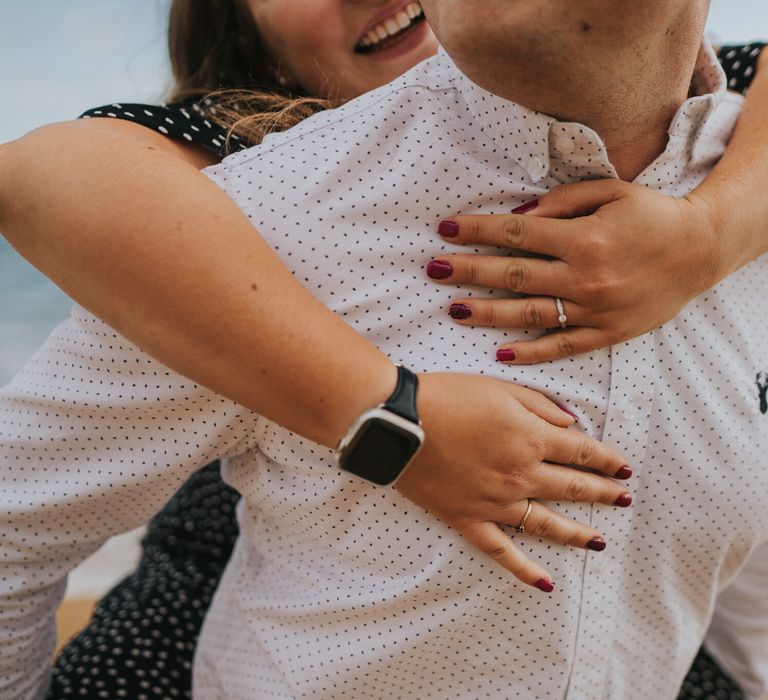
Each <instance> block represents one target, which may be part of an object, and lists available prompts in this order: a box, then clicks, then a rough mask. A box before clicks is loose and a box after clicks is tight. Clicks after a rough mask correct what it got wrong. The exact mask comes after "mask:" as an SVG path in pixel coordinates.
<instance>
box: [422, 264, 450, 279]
mask: <svg viewBox="0 0 768 700" xmlns="http://www.w3.org/2000/svg"><path fill="white" fill-rule="evenodd" d="M452 274H453V265H451V263H449V262H446V261H445V260H432V261H431V262H430V263H429V265H427V275H428V276H429V277H431V278H432V279H433V280H444V279H446V278H447V277H450V276H451V275H452Z"/></svg>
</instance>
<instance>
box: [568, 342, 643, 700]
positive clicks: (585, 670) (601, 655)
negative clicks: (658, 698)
mask: <svg viewBox="0 0 768 700" xmlns="http://www.w3.org/2000/svg"><path fill="white" fill-rule="evenodd" d="M654 335H655V334H653V333H650V334H647V335H645V336H641V337H639V338H635V339H634V340H631V341H629V342H626V343H623V344H622V345H617V346H614V347H612V348H611V388H610V396H609V403H608V410H607V412H606V418H605V428H604V431H603V436H602V440H603V441H604V442H605V443H606V444H608V445H611V446H613V447H616V448H617V449H619V451H620V452H621V454H622V455H623V456H624V457H625V458H626V459H627V461H628V464H629V465H630V466H631V467H632V470H633V474H634V477H633V479H632V480H631V481H630V482H629V484H628V489H629V490H630V492H632V495H633V499H634V501H635V502H637V501H638V499H639V498H640V497H641V494H639V493H637V492H636V491H635V490H634V489H633V488H632V484H633V483H634V484H636V483H638V481H639V479H638V477H639V476H640V475H641V474H642V472H643V469H644V467H645V464H644V462H645V453H646V448H647V445H648V426H649V422H650V415H651V407H652V404H653V398H654V393H655V388H656V387H655V372H654V366H655V362H656V348H655V337H654ZM632 513H633V512H632V509H631V508H629V509H626V508H606V507H605V506H595V507H593V509H592V519H591V525H592V527H594V528H596V529H597V530H599V531H600V532H602V533H603V534H604V535H605V537H606V540H607V542H608V548H607V549H606V550H605V551H604V552H600V553H592V552H589V553H587V555H586V559H585V564H584V579H583V586H582V596H581V609H580V613H579V623H578V627H577V634H576V640H575V650H574V662H573V667H572V673H571V677H570V682H569V684H568V690H567V693H566V698H567V699H568V700H586V699H588V698H594V699H595V700H605V697H606V696H605V691H606V687H605V686H606V680H607V679H606V673H607V672H608V671H609V669H610V665H611V652H612V649H613V646H614V640H615V639H616V635H618V634H620V630H621V627H622V626H621V624H620V619H619V615H620V610H621V605H620V600H619V598H620V595H621V592H622V590H621V584H620V583H619V582H620V581H622V580H626V579H625V578H623V577H621V576H620V575H619V574H620V572H621V569H622V567H624V565H625V561H627V560H628V559H629V558H630V557H631V556H632V552H630V551H628V542H629V537H630V533H631V530H632Z"/></svg>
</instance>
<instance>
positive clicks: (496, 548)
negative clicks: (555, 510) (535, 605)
mask: <svg viewBox="0 0 768 700" xmlns="http://www.w3.org/2000/svg"><path fill="white" fill-rule="evenodd" d="M524 514H525V508H523V513H522V514H521V515H520V518H521V519H522V517H523V515H524ZM529 519H530V516H529ZM456 529H457V530H458V532H459V533H460V534H462V535H463V536H464V538H465V539H466V540H467V541H468V542H469V543H470V544H471V545H473V546H475V547H477V549H479V550H480V551H481V552H483V553H484V554H486V555H487V556H489V557H490V558H491V559H493V560H494V561H495V562H496V563H498V564H500V565H501V566H503V567H504V568H505V569H506V570H507V571H509V572H510V573H512V574H513V575H514V576H516V577H517V578H518V579H520V581H522V582H523V583H526V584H528V585H529V586H534V587H536V588H538V589H539V590H540V591H544V592H545V593H551V592H552V591H553V590H554V584H553V583H552V579H551V578H550V576H549V574H548V573H547V571H546V570H545V569H543V568H542V567H541V566H539V565H538V564H536V563H534V562H533V561H531V560H530V559H529V558H528V557H527V556H525V554H523V553H522V552H521V551H520V550H519V549H518V548H517V547H515V545H514V544H513V543H512V540H511V539H510V537H509V535H507V534H506V533H505V532H504V531H503V530H502V529H501V528H500V527H499V526H498V525H497V524H496V523H492V522H482V523H472V524H470V525H463V526H461V527H458V526H456Z"/></svg>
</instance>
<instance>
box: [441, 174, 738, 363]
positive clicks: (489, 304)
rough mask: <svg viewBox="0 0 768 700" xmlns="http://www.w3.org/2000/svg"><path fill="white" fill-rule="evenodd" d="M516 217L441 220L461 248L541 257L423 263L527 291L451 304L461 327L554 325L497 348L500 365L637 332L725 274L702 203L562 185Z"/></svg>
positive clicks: (640, 191) (627, 189)
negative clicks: (561, 315)
mask: <svg viewBox="0 0 768 700" xmlns="http://www.w3.org/2000/svg"><path fill="white" fill-rule="evenodd" d="M517 211H518V212H520V211H522V212H523V213H522V214H521V213H516V214H515V213H513V214H511V215H508V216H506V215H499V216H457V217H455V218H453V219H451V220H450V221H448V222H443V223H442V224H441V225H440V233H441V235H442V236H443V237H444V238H445V239H446V240H448V241H451V242H455V243H457V244H471V245H475V244H490V245H497V246H502V247H505V248H512V249H517V250H522V251H527V252H528V253H534V254H538V255H541V256H547V257H546V258H541V257H534V258H531V257H517V256H513V257H507V256H484V255H466V254H464V255H462V254H457V255H447V256H443V257H441V258H439V259H438V260H437V261H432V262H431V263H430V264H429V265H428V266H427V273H428V274H429V275H430V277H433V278H435V279H439V281H440V282H442V283H448V284H472V285H477V286H480V287H486V288H495V289H504V290H508V291H510V292H517V293H520V294H524V295H526V296H525V298H522V299H493V300H491V299H487V300H483V299H478V298H476V297H472V298H461V297H460V298H457V299H455V300H454V301H453V303H452V305H451V308H450V309H449V313H450V315H451V316H452V317H453V318H454V319H456V320H457V322H459V323H462V324H464V325H472V326H475V325H476V326H500V327H506V328H528V329H534V328H540V329H542V330H543V329H557V330H556V331H555V332H551V333H547V334H544V335H542V336H541V337H539V338H537V339H535V340H531V341H525V342H516V343H511V344H509V345H504V346H502V347H501V348H499V349H498V350H499V351H498V352H497V358H498V359H499V360H501V361H506V362H511V363H514V364H532V363H536V362H543V361H547V360H554V359H558V358H562V357H567V356H569V355H574V354H577V353H584V352H589V351H591V350H595V349H597V348H601V347H607V346H609V345H614V344H616V343H620V342H623V341H625V340H628V339H630V338H634V337H636V336H639V335H642V334H643V333H647V332H649V331H652V330H654V329H656V328H658V327H659V326H661V325H663V324H664V323H666V322H667V321H669V320H670V319H671V318H673V317H674V316H676V315H677V314H678V313H679V312H680V310H681V309H682V308H683V307H684V306H685V305H686V304H687V303H688V301H690V300H691V299H692V298H693V297H695V296H697V295H698V294H700V293H702V292H703V291H705V290H706V289H709V288H710V287H711V286H713V285H714V284H715V283H716V282H717V281H718V280H719V279H720V278H721V277H722V276H723V275H724V274H725V273H726V272H727V271H729V270H728V269H727V261H725V260H724V257H725V255H724V252H723V250H722V248H721V244H722V237H721V236H720V226H719V220H718V217H717V216H716V215H715V212H713V211H712V207H710V206H708V204H707V202H706V200H704V199H702V198H695V197H693V196H692V197H686V198H680V199H677V198H673V197H668V196H665V195H662V194H659V193H657V192H654V191H652V190H649V189H647V188H645V187H641V186H639V185H631V184H628V183H625V182H621V181H618V180H602V181H592V182H583V183H578V184H574V185H564V186H561V187H558V188H556V189H554V190H552V191H551V192H549V193H548V194H546V195H545V196H544V197H542V198H541V199H540V200H538V202H532V203H530V204H529V205H527V206H525V207H521V208H520V209H518V210H517ZM526 212H527V213H526ZM556 219H557V220H556ZM560 219H564V220H560ZM555 297H560V298H561V299H562V302H563V309H564V312H565V316H566V317H567V326H568V327H567V328H566V329H564V330H562V329H560V323H559V320H558V316H559V314H558V309H557V305H556V302H555Z"/></svg>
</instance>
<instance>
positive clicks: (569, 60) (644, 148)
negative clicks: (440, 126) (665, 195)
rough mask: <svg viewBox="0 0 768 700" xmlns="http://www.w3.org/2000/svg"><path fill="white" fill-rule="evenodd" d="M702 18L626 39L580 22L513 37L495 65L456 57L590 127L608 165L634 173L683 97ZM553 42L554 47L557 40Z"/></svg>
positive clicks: (514, 95) (534, 104)
mask: <svg viewBox="0 0 768 700" xmlns="http://www.w3.org/2000/svg"><path fill="white" fill-rule="evenodd" d="M700 22H701V24H702V26H703V21H702V18H701V17H699V16H696V15H695V14H693V13H692V15H691V16H690V17H683V18H681V19H680V21H679V23H678V24H677V25H676V26H677V30H673V29H670V30H669V31H667V32H664V31H659V32H656V33H655V34H653V35H652V36H649V35H648V34H646V35H643V36H642V37H641V38H640V39H638V40H636V41H635V44H634V45H633V44H632V41H631V40H624V39H622V38H620V37H616V36H615V35H612V34H611V33H610V32H611V29H612V28H611V27H610V26H608V27H603V28H593V27H591V26H590V27H589V28H588V29H587V28H585V27H583V26H579V27H577V28H576V29H575V30H571V31H570V33H566V32H567V31H568V30H567V29H564V30H562V31H561V33H560V36H559V37H558V39H559V40H560V43H559V44H556V43H555V41H554V40H551V39H550V38H549V37H546V38H544V39H542V37H541V36H538V37H535V36H534V37H533V38H531V39H530V40H529V41H527V42H526V37H525V36H521V37H520V39H519V42H522V43H523V44H524V45H523V46H519V45H516V46H515V48H514V49H512V50H510V51H508V52H507V55H506V56H505V59H504V60H500V61H497V62H496V65H495V66H490V67H489V66H488V65H485V66H472V65H461V64H460V67H461V68H462V70H464V72H465V73H467V74H468V76H469V77H470V78H471V79H473V80H475V81H476V82H478V83H479V84H480V85H481V86H482V87H485V88H486V89H488V90H490V91H491V92H494V93H496V94H498V95H500V96H501V97H505V98H507V99H510V100H512V101H514V102H517V103H519V104H522V105H524V106H526V107H528V108H531V109H535V110H537V111H540V112H543V113H545V114H549V115H551V116H553V117H555V118H557V119H558V120H560V121H568V122H577V123H580V124H584V125H585V126H587V127H589V128H590V129H593V130H594V131H595V132H597V133H598V134H599V135H600V137H601V138H602V139H603V141H604V142H605V144H606V147H607V149H608V155H609V158H610V160H611V163H612V164H613V166H614V168H615V169H616V171H617V172H618V174H619V177H621V178H622V179H624V180H633V179H635V178H636V177H637V176H638V175H639V174H640V173H641V172H642V171H643V170H645V169H646V168H647V167H648V166H649V165H650V164H651V163H652V162H653V160H655V159H656V158H657V157H658V156H659V155H660V154H661V153H662V152H663V151H664V149H665V148H666V144H667V130H668V128H669V125H670V123H671V121H672V119H673V118H674V116H675V113H676V112H677V110H678V109H679V108H680V106H681V105H682V103H683V102H684V101H685V100H686V99H687V97H688V93H689V89H690V82H691V77H692V75H693V71H694V68H695V65H696V57H697V55H698V51H699V47H700V41H701V39H700V37H701V32H700V31H697V30H698V29H700V27H699V26H698V25H699V23H700ZM558 47H560V48H558Z"/></svg>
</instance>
